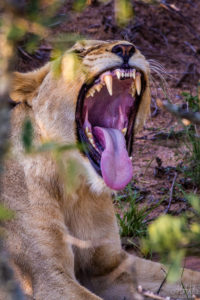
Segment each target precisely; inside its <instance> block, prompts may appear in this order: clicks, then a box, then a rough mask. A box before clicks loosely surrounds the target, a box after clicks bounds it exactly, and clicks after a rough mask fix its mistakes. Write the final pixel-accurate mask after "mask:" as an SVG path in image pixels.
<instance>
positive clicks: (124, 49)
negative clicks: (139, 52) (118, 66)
mask: <svg viewBox="0 0 200 300" xmlns="http://www.w3.org/2000/svg"><path fill="white" fill-rule="evenodd" d="M134 52H135V47H134V46H132V45H124V44H119V45H115V46H114V47H113V48H112V53H115V54H117V55H118V56H120V57H121V58H123V60H124V63H128V61H129V58H130V57H131V56H132V55H133V53H134Z"/></svg>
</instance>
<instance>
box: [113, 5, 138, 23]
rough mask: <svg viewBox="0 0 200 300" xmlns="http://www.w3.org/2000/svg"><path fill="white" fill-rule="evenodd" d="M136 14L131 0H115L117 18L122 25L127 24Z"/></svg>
mask: <svg viewBox="0 0 200 300" xmlns="http://www.w3.org/2000/svg"><path fill="white" fill-rule="evenodd" d="M133 16H134V13H133V7H132V4H131V1H130V0H115V18H116V21H117V23H118V24H119V25H120V26H124V25H126V24H127V23H128V22H129V21H130V20H131V19H132V18H133Z"/></svg>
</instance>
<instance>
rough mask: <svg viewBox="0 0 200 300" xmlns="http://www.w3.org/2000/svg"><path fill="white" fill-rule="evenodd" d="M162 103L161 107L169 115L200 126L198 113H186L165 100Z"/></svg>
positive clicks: (199, 114)
mask: <svg viewBox="0 0 200 300" xmlns="http://www.w3.org/2000/svg"><path fill="white" fill-rule="evenodd" d="M162 103H163V107H164V108H165V109H166V110H167V111H169V112H170V113H172V114H173V115H175V116H176V117H179V118H181V119H187V120H189V121H191V122H192V123H194V124H200V113H199V112H191V111H187V110H185V109H183V108H181V107H180V106H178V105H175V104H171V103H169V102H168V101H166V100H165V101H163V102H162Z"/></svg>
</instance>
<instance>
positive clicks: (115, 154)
mask: <svg viewBox="0 0 200 300" xmlns="http://www.w3.org/2000/svg"><path fill="white" fill-rule="evenodd" d="M93 133H94V134H95V136H96V137H97V138H98V140H99V141H100V143H101V144H102V145H103V146H104V150H103V152H102V155H101V172H102V176H103V179H104V181H105V183H106V184H107V186H109V187H110V188H112V189H114V190H121V189H123V188H124V187H125V186H126V185H127V184H128V183H129V182H130V181H131V179H132V176H133V167H132V163H131V160H130V158H129V157H128V152H127V151H126V145H125V138H124V136H123V134H122V133H121V131H120V130H118V129H113V128H102V127H94V128H93Z"/></svg>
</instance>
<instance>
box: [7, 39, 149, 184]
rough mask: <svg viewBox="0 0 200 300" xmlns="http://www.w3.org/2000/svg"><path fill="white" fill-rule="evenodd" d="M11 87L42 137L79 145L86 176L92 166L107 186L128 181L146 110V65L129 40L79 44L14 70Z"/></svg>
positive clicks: (147, 79)
mask: <svg viewBox="0 0 200 300" xmlns="http://www.w3.org/2000/svg"><path fill="white" fill-rule="evenodd" d="M55 66H57V69H59V70H60V72H57V73H58V74H57V76H55ZM74 67H75V69H74ZM72 69H73V70H74V72H73V74H71V73H72ZM13 86H14V88H13V92H12V93H11V97H12V98H13V99H14V100H15V101H18V102H20V101H23V102H26V103H27V104H28V105H29V106H31V109H32V111H33V114H34V118H35V121H36V123H37V125H38V126H39V128H40V135H41V136H42V137H43V138H46V139H47V138H48V139H54V140H55V139H56V140H57V141H59V142H64V143H74V142H75V141H78V142H79V143H81V144H82V145H83V150H80V151H82V157H84V158H85V159H86V160H87V161H85V162H84V164H87V167H88V169H90V174H91V165H92V167H93V169H94V170H95V171H96V172H93V171H92V172H93V173H92V176H94V177H95V176H100V177H99V178H101V177H102V178H103V180H104V182H105V183H106V185H107V186H108V187H110V188H111V189H113V190H120V189H122V188H124V187H125V186H126V185H127V184H128V183H129V182H130V180H131V178H132V175H133V169H132V162H131V159H130V156H131V154H132V147H133V135H134V132H135V131H136V130H138V128H139V127H141V126H142V125H143V124H144V121H145V119H146V117H147V115H148V114H149V108H150V89H149V64H148V62H147V60H146V59H145V57H144V56H143V55H142V54H141V53H140V51H139V50H138V49H137V48H136V47H135V46H134V45H133V44H131V43H129V42H126V41H106V42H104V41H82V42H78V43H76V44H75V46H74V47H72V48H71V49H70V50H68V51H67V52H65V53H64V55H63V56H62V57H61V58H60V59H59V60H57V63H56V62H51V63H48V64H47V65H46V66H44V67H43V68H41V69H39V70H36V71H34V72H30V73H26V74H21V73H15V77H14V83H13ZM95 173H96V175H95ZM97 174H98V175H97ZM94 180H95V178H94Z"/></svg>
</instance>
